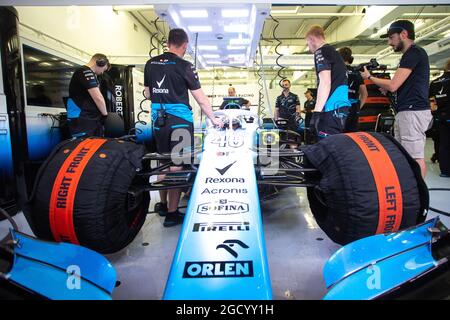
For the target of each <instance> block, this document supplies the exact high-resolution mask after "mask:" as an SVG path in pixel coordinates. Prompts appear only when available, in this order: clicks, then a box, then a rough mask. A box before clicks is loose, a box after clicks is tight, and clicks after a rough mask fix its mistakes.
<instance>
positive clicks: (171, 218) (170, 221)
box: [163, 210, 184, 228]
mask: <svg viewBox="0 0 450 320" xmlns="http://www.w3.org/2000/svg"><path fill="white" fill-rule="evenodd" d="M183 220H184V214H182V213H181V212H180V211H178V210H177V211H175V212H168V213H167V215H166V219H164V223H163V226H164V227H166V228H168V227H173V226H176V225H177V224H180V223H183Z"/></svg>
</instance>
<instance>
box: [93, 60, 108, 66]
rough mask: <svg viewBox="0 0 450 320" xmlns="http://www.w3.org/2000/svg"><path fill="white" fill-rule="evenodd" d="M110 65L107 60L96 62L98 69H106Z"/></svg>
mask: <svg viewBox="0 0 450 320" xmlns="http://www.w3.org/2000/svg"><path fill="white" fill-rule="evenodd" d="M108 63H109V61H108V59H107V58H100V59H98V60H96V61H95V64H96V65H97V67H100V68H102V67H104V66H106V65H107V64H108Z"/></svg>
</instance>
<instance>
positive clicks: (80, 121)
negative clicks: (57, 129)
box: [68, 117, 104, 137]
mask: <svg viewBox="0 0 450 320" xmlns="http://www.w3.org/2000/svg"><path fill="white" fill-rule="evenodd" d="M68 124H69V131H70V134H71V135H72V137H74V136H83V137H92V136H95V137H103V136H104V129H103V124H102V122H101V120H100V119H88V118H82V117H79V118H72V119H68Z"/></svg>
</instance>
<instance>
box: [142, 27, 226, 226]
mask: <svg viewBox="0 0 450 320" xmlns="http://www.w3.org/2000/svg"><path fill="white" fill-rule="evenodd" d="M188 41H189V39H188V35H187V33H186V31H184V30H183V29H172V30H170V32H169V39H168V47H169V51H167V52H165V53H163V54H162V55H159V56H157V57H154V58H152V59H150V60H148V61H147V63H146V65H145V70H144V86H145V96H146V97H147V98H149V99H150V100H151V102H152V105H151V108H152V122H153V135H154V137H155V140H156V148H157V150H158V152H159V153H172V151H173V149H175V148H181V147H184V148H182V149H184V150H189V151H190V150H192V147H193V145H194V142H193V139H194V126H193V116H192V111H191V110H192V108H191V107H190V105H189V91H190V92H191V94H192V96H193V97H194V99H195V100H196V101H197V103H198V104H199V106H200V108H201V109H202V110H203V112H204V114H205V115H206V116H207V117H208V118H209V119H210V120H211V122H212V123H213V124H214V125H216V126H219V127H222V126H223V123H222V121H221V120H220V119H218V118H215V117H214V114H213V111H212V108H211V103H210V102H209V100H208V98H207V97H206V95H205V93H204V92H203V90H202V88H201V86H200V81H199V79H198V75H197V71H196V70H195V67H194V66H193V65H192V63H190V62H188V61H186V60H184V59H183V57H184V55H185V54H186V49H187V46H188ZM181 169H182V167H181V166H173V167H170V171H178V170H181ZM163 178H164V176H162V177H159V179H163ZM180 195H181V189H170V190H168V191H166V190H164V191H160V196H161V203H159V204H158V206H156V208H155V211H158V212H159V214H160V215H161V216H165V217H166V218H165V220H164V226H165V227H171V226H175V225H177V224H179V223H181V222H182V221H183V218H184V215H183V214H182V213H180V212H179V211H178V203H179V201H180Z"/></svg>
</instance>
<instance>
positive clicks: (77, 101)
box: [67, 53, 111, 137]
mask: <svg viewBox="0 0 450 320" xmlns="http://www.w3.org/2000/svg"><path fill="white" fill-rule="evenodd" d="M110 67H111V65H110V63H109V61H108V58H107V57H106V56H105V55H104V54H101V53H96V54H94V55H93V56H92V58H91V60H90V61H89V62H88V63H87V64H86V65H84V66H81V67H80V68H78V69H77V70H75V72H74V74H73V75H72V78H71V79H70V84H69V99H68V100H67V120H68V124H69V130H70V134H71V135H72V136H75V135H83V136H97V137H102V136H103V131H104V130H103V120H104V118H106V116H107V115H108V111H107V109H106V103H105V99H104V98H103V95H102V93H101V92H100V89H99V83H98V79H97V76H98V75H101V74H103V72H105V71H107V70H109V68H110Z"/></svg>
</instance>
